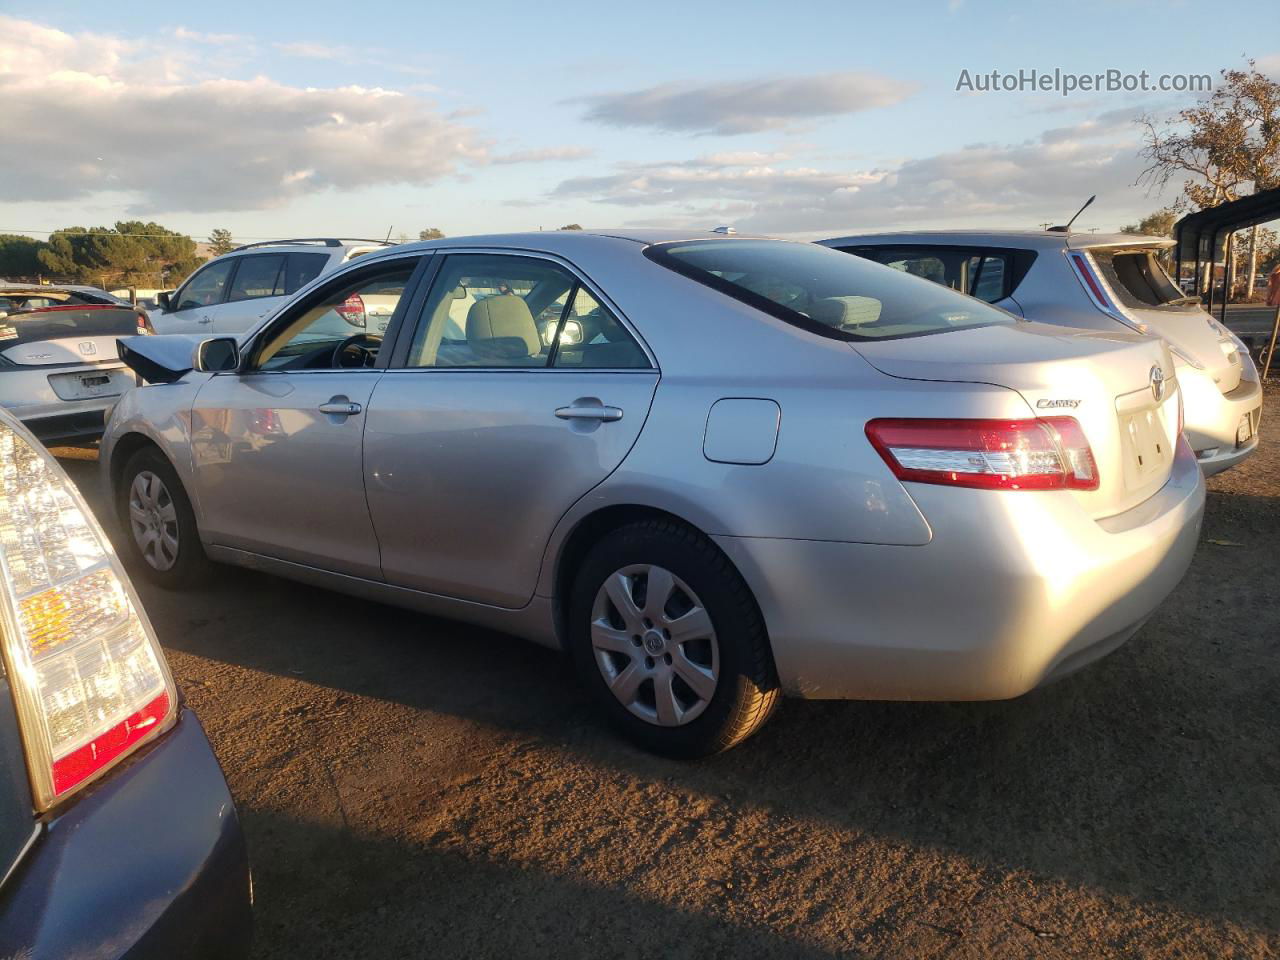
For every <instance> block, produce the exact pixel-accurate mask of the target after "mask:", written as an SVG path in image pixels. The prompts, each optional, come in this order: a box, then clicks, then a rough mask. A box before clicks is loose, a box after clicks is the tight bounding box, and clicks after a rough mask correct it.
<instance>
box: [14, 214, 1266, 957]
mask: <svg viewBox="0 0 1280 960" xmlns="http://www.w3.org/2000/svg"><path fill="white" fill-rule="evenodd" d="M832 248H834V249H832ZM1158 249H1159V244H1158V242H1155V241H1149V240H1144V239H1141V238H1139V239H1138V240H1135V239H1134V238H1132V237H1126V238H1110V237H1097V236H1093V235H1089V236H1088V237H1079V236H1077V235H1074V234H1054V233H1052V232H1049V233H1046V234H1016V235H1015V234H984V235H977V234H915V235H909V236H908V235H879V236H862V237H846V238H839V239H833V240H829V241H825V242H824V243H823V244H808V243H793V242H786V241H780V240H769V239H762V238H747V237H738V236H734V235H730V234H729V233H727V232H712V233H709V234H688V233H673V232H621V231H617V232H607V233H605V232H601V233H591V232H586V231H573V232H557V233H539V234H530V235H515V236H488V237H471V238H451V239H442V240H437V241H432V242H427V243H416V244H402V245H395V246H391V245H381V244H371V243H364V242H351V241H338V240H331V241H316V240H307V241H290V242H287V243H283V244H268V245H253V246H250V247H247V248H241V249H239V250H237V251H233V252H232V253H231V254H228V255H227V256H225V257H223V258H219V259H218V260H215V261H212V262H211V263H209V264H207V265H205V266H204V267H202V268H201V269H200V270H199V271H197V273H195V274H193V276H192V277H191V278H189V279H188V280H187V281H186V282H185V283H184V284H183V285H182V286H180V287H179V288H178V289H177V290H176V291H175V292H174V293H173V294H171V295H169V296H162V297H160V300H161V305H160V307H159V309H158V310H157V311H156V312H155V313H154V314H153V315H152V316H150V317H147V316H146V315H141V314H139V313H138V312H137V311H136V310H134V309H133V308H131V307H129V306H128V305H121V304H119V303H115V302H112V300H111V298H108V299H107V302H96V301H95V300H94V299H93V297H94V296H95V295H93V294H90V293H86V292H83V291H81V292H79V293H77V292H76V291H74V290H72V289H70V288H48V287H41V288H38V290H36V291H32V290H26V291H22V290H14V291H12V292H10V291H0V295H3V296H6V297H8V298H9V300H8V306H9V308H10V309H9V311H8V314H9V315H8V316H7V317H3V318H0V337H3V338H5V339H7V340H9V341H12V342H11V343H9V344H7V345H5V346H4V347H3V349H0V359H2V360H3V366H2V368H0V372H4V373H7V374H9V375H10V377H11V378H12V379H9V380H6V381H0V382H5V383H6V390H8V389H9V387H10V386H11V387H12V388H13V389H12V391H11V392H9V393H6V394H4V397H5V398H6V401H5V402H6V403H7V404H8V405H11V406H14V407H15V408H16V410H15V412H16V413H17V414H18V415H19V416H21V417H22V418H23V419H24V420H26V421H27V423H28V425H29V426H30V427H31V428H32V429H33V430H36V431H37V433H38V434H39V437H40V438H41V439H46V440H48V439H57V438H62V437H64V436H75V435H78V434H75V433H74V432H72V433H67V432H65V431H64V430H62V429H61V428H59V429H43V428H47V427H48V425H49V422H50V420H51V418H53V417H55V416H68V415H78V414H79V413H80V412H85V413H86V414H87V413H90V412H91V413H93V414H94V415H96V416H97V417H101V416H102V411H103V410H105V409H107V408H108V407H110V408H111V412H110V419H109V421H108V422H107V424H106V426H105V432H104V433H103V436H102V441H101V446H100V458H99V459H100V462H101V469H102V475H103V479H104V482H105V483H106V485H107V486H108V488H109V491H110V495H111V499H110V502H111V504H112V506H113V507H114V510H115V514H116V519H118V520H119V523H120V527H121V533H122V541H123V543H124V545H125V554H126V559H127V561H128V562H129V564H130V565H131V566H132V567H133V568H134V569H135V570H136V571H137V572H138V573H139V574H140V575H142V576H144V577H146V578H148V579H150V580H152V581H154V582H155V583H157V584H159V585H161V586H163V587H166V588H171V589H181V588H184V587H187V586H189V585H191V584H192V583H194V582H196V581H198V580H199V579H200V578H201V577H202V576H204V575H205V574H206V573H207V572H208V569H209V565H210V563H214V562H217V563H228V564H234V565H240V566H247V567H250V568H253V569H255V570H261V571H265V572H269V573H274V574H278V575H280V576H284V577H290V578H294V579H298V580H302V581H305V582H309V583H314V584H318V585H322V586H326V587H329V588H331V589H335V590H339V591H344V592H348V593H353V594H357V595H361V596H364V597H368V598H372V599H376V600H381V601H384V602H387V603H390V604H396V605H400V606H405V607H409V608H413V609H418V610H422V611H425V612H429V613H433V614H438V615H443V616H449V617H453V618H457V619H460V620H463V621H467V622H471V623H475V624H479V625H483V626H487V627H493V628H497V629H501V630H505V631H509V632H512V633H516V634H520V635H523V636H526V637H528V638H529V639H531V640H533V641H535V642H538V643H542V644H544V645H546V646H549V647H552V648H555V649H558V650H561V651H564V652H565V653H566V654H567V655H568V656H569V657H570V658H571V659H572V661H573V662H574V664H575V666H576V668H577V671H578V674H579V676H580V678H581V680H582V682H583V683H584V684H585V685H586V687H587V688H588V689H589V690H590V691H591V693H592V695H593V696H594V698H595V699H596V701H597V702H598V704H599V706H600V708H601V710H602V712H603V714H604V715H605V716H607V717H608V718H609V719H610V720H611V721H612V722H613V723H614V724H616V726H617V727H618V728H619V729H620V730H621V731H622V732H623V733H624V734H625V735H627V736H629V737H630V738H632V739H633V740H634V741H636V742H637V743H639V744H641V745H643V746H644V747H646V748H648V749H651V750H654V751H656V752H659V753H663V754H667V755H671V756H676V757H685V758H695V757H701V756H705V755H707V754H711V753H714V752H717V751H720V750H724V749H727V748H729V747H731V746H733V745H735V744H737V743H739V742H740V741H742V740H744V739H745V738H747V737H748V736H750V735H751V734H752V733H754V732H755V731H756V730H758V729H759V728H760V727H761V726H762V725H763V724H764V723H765V721H766V720H767V719H768V717H769V716H770V714H771V713H772V711H773V710H774V708H775V707H776V705H777V703H778V702H779V700H780V698H782V697H783V696H794V697H804V698H867V699H905V700H957V699H959V700H975V699H984V700H985V699H1004V698H1011V697H1016V696H1019V695H1021V694H1023V693H1026V692H1027V691H1029V690H1032V689H1034V688H1036V687H1038V686H1041V685H1043V684H1046V683H1050V682H1053V681H1056V680H1058V679H1060V678H1062V677H1065V676H1067V675H1069V674H1071V673H1073V672H1075V671H1077V670H1079V669H1081V668H1082V667H1084V666H1086V665H1088V664H1090V663H1092V662H1094V661H1096V660H1098V659H1099V658H1101V657H1103V656H1105V655H1106V654H1108V653H1110V652H1111V651H1113V650H1115V649H1116V648H1117V647H1118V646H1120V645H1121V644H1123V643H1124V642H1125V641H1126V640H1128V639H1129V638H1130V637H1131V636H1133V634H1134V633H1135V632H1136V631H1137V630H1138V629H1139V628H1140V627H1141V625H1142V624H1143V623H1144V622H1145V620H1146V619H1147V618H1148V617H1149V616H1150V615H1151V614H1152V612H1153V611H1154V610H1155V609H1156V608H1157V606H1158V605H1159V604H1160V603H1161V601H1162V600H1163V599H1164V597H1165V596H1166V595H1167V594H1168V593H1169V592H1170V591H1171V590H1173V589H1174V588H1175V587H1176V585H1177V583H1178V581H1179V580H1180V579H1181V577H1182V576H1183V574H1184V573H1185V571H1186V569H1187V567H1188V566H1189V564H1190V561H1191V557H1192V553H1193V551H1194V549H1195V545H1196V542H1197V539H1198V535H1199V528H1200V522H1201V516H1202V512H1203V505H1204V475H1205V474H1206V473H1209V472H1213V471H1216V470H1219V469H1225V468H1226V467H1229V466H1231V465H1233V464H1235V463H1238V462H1240V460H1242V459H1243V458H1244V457H1245V456H1247V455H1248V454H1249V453H1251V452H1252V451H1253V449H1255V447H1256V444H1257V439H1256V431H1257V414H1258V410H1259V409H1260V401H1261V397H1260V390H1259V387H1258V382H1257V380H1258V378H1257V372H1256V370H1255V369H1254V368H1253V365H1252V362H1251V360H1250V359H1249V356H1248V353H1247V351H1244V350H1242V349H1241V348H1240V344H1239V342H1238V341H1237V340H1235V339H1234V338H1233V337H1231V336H1230V335H1229V334H1227V333H1226V332H1225V331H1223V330H1222V329H1221V328H1220V327H1218V326H1217V325H1216V324H1215V323H1213V321H1212V320H1211V319H1210V318H1208V317H1207V316H1206V315H1204V314H1203V312H1202V311H1200V310H1199V308H1198V305H1197V304H1194V303H1191V302H1188V301H1187V299H1186V298H1183V297H1181V295H1180V293H1179V292H1178V291H1177V289H1176V287H1175V286H1174V285H1173V284H1172V281H1170V280H1169V279H1168V277H1167V276H1166V275H1165V274H1164V273H1163V271H1162V270H1161V269H1160V267H1159V263H1158V262H1157V260H1156V259H1155V256H1154V253H1155V251H1156V250H1158ZM849 253H853V254H857V256H850V255H848V254H849ZM104 296H105V295H104ZM40 297H43V298H44V300H40V299H39V298H40ZM45 301H48V302H45ZM155 332H159V333H161V334H162V335H160V336H156V335H153V334H154V333H155ZM117 341H118V343H117ZM108 348H109V349H108ZM117 350H118V357H119V358H121V359H122V360H123V363H124V364H127V366H128V367H130V368H132V371H133V373H125V372H124V369H125V368H124V366H122V364H121V360H120V359H117ZM91 358H92V359H91ZM15 370H16V371H18V372H17V374H16V375H15V374H14V371H15ZM51 371H56V372H51ZM135 375H136V377H137V378H140V383H141V385H139V386H137V387H136V388H134V377H135ZM98 377H105V378H106V382H105V383H104V382H102V381H100V380H98V379H96V378H98ZM116 378H119V379H116ZM60 388H61V389H60ZM46 389H48V390H53V391H54V392H55V394H56V395H57V398H58V402H59V403H60V404H61V406H59V407H57V411H58V412H56V413H50V412H47V411H46V409H45V407H43V406H39V405H38V404H33V403H32V402H31V401H32V398H36V399H37V400H39V399H40V398H41V397H42V391H44V390H46ZM95 389H96V390H98V391H99V392H98V393H96V394H95V393H93V391H94V390H95ZM81 391H83V393H82V392H81ZM15 398H16V399H15ZM41 402H43V401H41ZM92 404H98V405H97V406H92ZM99 422H100V421H99ZM79 435H87V434H79ZM0 463H3V465H4V468H3V470H0V527H3V528H4V530H6V531H8V532H7V533H6V535H5V536H4V537H0V568H2V570H3V573H4V578H5V583H4V588H3V591H0V594H2V595H3V602H2V603H0V615H2V616H3V617H4V619H5V623H4V630H3V632H2V633H0V649H2V652H3V664H4V675H3V677H0V754H2V755H3V756H4V757H5V758H6V759H5V765H4V766H3V767H2V768H0V945H2V946H3V947H4V948H5V949H7V950H9V948H12V949H11V950H10V952H14V953H15V955H29V956H33V957H43V956H50V957H54V956H59V957H60V956H73V955H76V956H79V955H85V956H90V955H99V954H97V953H94V952H93V950H92V949H91V948H92V947H93V946H94V945H96V944H101V943H110V944H112V948H111V949H112V950H113V951H114V953H113V955H128V956H138V957H141V956H157V957H160V956H184V957H185V956H189V957H206V956H207V957H224V956H228V957H229V956H242V955H244V953H245V952H246V951H247V947H248V940H249V930H250V923H249V913H250V904H251V899H252V892H251V883H250V879H249V872H248V865H247V860H246V856H245V851H244V842H243V838H242V836H241V833H240V828H239V825H238V823H237V820H236V816H235V810H234V806H233V805H232V801H231V798H230V796H229V795H228V793H227V788H226V784H225V782H224V781H223V778H222V775H221V772H220V770H219V769H218V766H217V763H216V761H215V760H214V759H213V756H212V753H211V751H210V749H209V745H208V742H207V741H206V740H205V738H204V735H203V733H202V732H201V730H200V728H199V725H198V722H197V721H196V719H195V717H194V716H193V715H191V714H190V712H189V711H186V710H185V709H184V708H183V706H182V704H181V702H180V699H179V696H178V692H177V690H176V688H175V686H174V683H173V680H172V677H171V675H170V674H169V671H168V668H167V666H166V665H165V662H164V656H163V653H162V652H161V650H160V648H159V645H158V644H157V643H156V640H155V637H154V635H153V633H152V631H151V628H150V625H149V624H148V622H147V620H146V616H145V614H144V613H143V611H142V609H141V605H140V604H139V603H138V600H137V597H136V595H135V594H134V592H133V590H132V587H131V586H130V584H129V581H128V577H127V575H126V574H125V572H124V569H123V568H122V567H121V565H120V563H119V562H118V561H117V560H116V559H115V557H114V555H113V553H112V552H111V549H110V547H109V545H108V543H107V541H106V538H105V535H104V534H103V532H102V530H101V528H100V527H99V526H98V524H97V522H96V521H95V520H94V518H93V517H92V516H91V515H90V514H89V512H88V510H87V508H86V507H85V505H84V503H83V501H82V500H81V499H80V497H79V495H78V493H77V492H76V491H75V490H74V488H73V487H72V486H71V485H70V483H69V481H67V479H66V477H65V475H64V474H63V473H62V472H61V470H60V469H59V468H58V467H57V465H56V463H54V461H53V460H52V459H51V458H50V457H49V455H48V453H47V452H46V451H45V450H44V449H43V448H42V446H41V444H40V443H39V441H38V440H37V437H36V436H35V435H33V434H32V433H30V432H28V430H27V428H26V427H24V426H22V425H20V424H19V423H18V422H17V421H16V420H15V419H14V418H13V417H12V416H11V415H10V414H8V413H0ZM140 822H145V823H146V824H147V829H146V830H145V831H139V830H138V829H137V824H138V823H140ZM103 863H110V865H111V869H110V870H105V869H103V868H102V865H103Z"/></svg>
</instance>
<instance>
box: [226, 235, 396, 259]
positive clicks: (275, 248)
mask: <svg viewBox="0 0 1280 960" xmlns="http://www.w3.org/2000/svg"><path fill="white" fill-rule="evenodd" d="M393 246H395V244H393V243H392V242H391V241H389V240H357V239H352V238H350V237H346V238H342V237H298V238H296V239H281V240H258V241H256V242H254V243H245V244H241V245H240V246H238V247H236V248H234V249H232V250H228V251H227V252H226V253H223V254H220V255H219V257H217V258H214V259H220V258H221V257H229V256H231V255H232V254H237V253H252V252H256V251H259V250H262V251H266V252H276V253H279V252H280V250H281V249H282V248H289V252H294V251H299V250H305V251H308V252H323V251H326V250H333V251H336V250H343V251H346V250H352V249H355V248H358V247H372V248H378V247H388V248H390V247H393Z"/></svg>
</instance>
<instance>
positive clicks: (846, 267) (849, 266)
mask: <svg viewBox="0 0 1280 960" xmlns="http://www.w3.org/2000/svg"><path fill="white" fill-rule="evenodd" d="M645 255H646V256H648V257H649V258H650V259H652V260H654V261H655V262H657V263H660V264H662V265H663V266H665V267H668V268H669V269H672V270H675V271H676V272H678V273H682V274H684V275H685V276H687V277H690V278H691V279H694V280H697V281H698V282H700V283H704V284H706V285H707V286H710V287H713V288H714V289H716V290H719V291H720V292H722V293H724V294H726V295H727V296H730V297H733V298H734V299H735V300H740V301H742V302H743V303H747V304H750V305H751V306H753V307H756V308H757V309H759V310H762V311H764V312H766V313H769V314H772V315H773V316H775V317H778V318H780V319H782V320H786V321H788V322H789V323H794V324H795V325H797V326H800V327H803V328H805V329H807V330H811V331H813V332H814V333H818V334H821V335H822V336H826V337H834V338H836V339H841V340H881V339H888V338H894V337H917V336H923V335H925V334H930V333H941V332H943V331H946V330H956V329H962V328H965V327H981V326H989V325H991V324H1012V323H1015V322H1016V320H1015V319H1014V318H1013V317H1011V316H1010V315H1009V314H1007V313H1005V312H1004V311H1002V310H997V309H995V308H994V307H989V306H987V305H986V304H984V303H980V302H979V301H977V300H974V299H972V298H970V297H964V296H961V295H959V294H957V293H954V292H952V291H951V290H948V289H947V288H946V287H943V286H939V285H938V284H936V283H931V282H929V281H927V280H923V279H921V278H919V277H913V276H910V275H908V274H906V273H903V272H900V271H897V270H892V269H886V268H884V267H882V266H879V265H877V264H874V263H871V262H869V261H867V260H863V259H862V258H860V257H851V256H849V255H848V254H846V253H841V252H840V251H838V250H831V249H828V248H827V247H821V246H818V245H816V244H812V243H793V242H789V241H784V240H747V239H743V240H694V241H689V242H679V243H669V244H661V245H658V246H653V247H649V248H647V249H646V250H645Z"/></svg>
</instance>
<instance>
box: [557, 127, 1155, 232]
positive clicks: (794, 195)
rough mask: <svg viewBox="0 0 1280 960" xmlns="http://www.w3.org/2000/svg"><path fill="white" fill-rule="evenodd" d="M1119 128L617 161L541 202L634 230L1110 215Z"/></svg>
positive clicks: (1119, 168)
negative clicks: (836, 161) (1019, 138)
mask: <svg viewBox="0 0 1280 960" xmlns="http://www.w3.org/2000/svg"><path fill="white" fill-rule="evenodd" d="M1067 129H1072V130H1074V133H1073V134H1072V135H1068V134H1067V133H1066V132H1065V131H1066V130H1067ZM1123 129H1124V122H1122V120H1121V118H1120V117H1119V116H1110V115H1104V116H1102V117H1099V118H1098V119H1097V120H1096V121H1091V122H1088V123H1084V124H1080V125H1077V127H1075V128H1058V129H1055V130H1049V131H1046V132H1045V133H1044V134H1043V135H1041V137H1039V138H1037V139H1034V140H1031V141H1027V142H1024V143H1020V144H991V143H979V144H973V145H970V146H966V147H963V148H961V149H958V150H952V151H948V152H945V153H939V154H936V155H933V156H929V157H922V158H917V159H911V160H907V161H904V162H902V163H901V164H899V165H897V166H896V167H893V168H891V169H871V170H831V169H820V168H816V167H812V166H799V165H788V164H783V163H776V162H774V163H755V162H754V161H753V159H752V158H751V157H750V156H749V155H744V156H741V157H739V158H738V161H739V162H737V163H733V164H724V165H713V164H709V163H707V162H706V160H707V158H698V159H694V160H688V161H681V162H673V163H658V164H643V165H626V166H620V167H617V168H615V170H614V172H612V173H608V174H604V175H601V176H593V177H574V178H571V179H567V180H565V181H563V182H562V183H561V184H560V185H559V186H558V187H557V188H556V189H555V190H554V191H552V194H551V198H552V199H553V200H560V201H565V200H587V201H593V202H597V203H604V204H609V205H612V206H616V207H624V208H628V209H631V210H635V211H636V212H637V213H638V214H640V216H639V218H637V219H635V220H632V221H629V222H630V223H632V224H633V225H637V226H639V225H657V224H661V225H679V226H694V225H699V224H701V225H704V226H705V225H706V224H707V223H709V222H711V221H712V220H716V221H717V222H725V221H726V220H728V221H729V222H732V223H733V224H734V225H735V226H737V227H739V228H740V229H746V230H753V231H759V232H764V233H823V232H836V231H839V230H843V229H851V228H889V227H895V226H903V227H907V226H946V225H952V226H963V225H967V224H976V225H983V224H992V223H995V222H1003V223H1006V224H1010V225H1018V224H1022V225H1024V226H1031V225H1033V224H1035V223H1038V222H1041V221H1043V220H1045V219H1053V218H1055V217H1061V216H1063V215H1066V214H1069V213H1070V212H1071V211H1072V210H1074V209H1075V207H1077V206H1079V204H1080V202H1081V201H1082V200H1083V199H1084V198H1085V197H1087V196H1089V195H1090V194H1093V193H1097V194H1098V195H1099V197H1098V199H1099V203H1098V205H1097V207H1096V208H1095V210H1096V211H1097V212H1098V213H1101V212H1102V211H1104V210H1107V209H1111V210H1112V211H1115V212H1114V214H1113V216H1114V218H1115V219H1116V220H1117V222H1119V221H1120V220H1121V219H1123V218H1124V217H1126V216H1129V215H1130V213H1131V212H1132V206H1133V203H1134V199H1135V198H1134V192H1133V190H1132V186H1131V185H1132V183H1133V181H1134V179H1135V177H1136V175H1137V173H1138V171H1139V170H1140V168H1141V163H1140V161H1139V159H1138V157H1137V155H1136V153H1137V141H1136V137H1132V136H1130V137H1127V138H1121V137H1118V136H1114V135H1115V134H1118V133H1119V131H1121V130H1123ZM641 211H644V213H641Z"/></svg>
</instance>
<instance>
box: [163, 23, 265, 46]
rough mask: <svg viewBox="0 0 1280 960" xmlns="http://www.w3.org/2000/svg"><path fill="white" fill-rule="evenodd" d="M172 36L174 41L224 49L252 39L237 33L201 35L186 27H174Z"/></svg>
mask: <svg viewBox="0 0 1280 960" xmlns="http://www.w3.org/2000/svg"><path fill="white" fill-rule="evenodd" d="M173 36H174V39H176V40H186V41H188V42H191V43H211V44H213V45H214V46H217V47H225V46H228V45H230V44H233V43H234V44H245V43H252V42H253V41H252V39H250V38H249V37H246V36H243V35H241V34H238V33H201V32H200V31H198V30H188V29H187V28H186V27H175V28H174V30H173Z"/></svg>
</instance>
